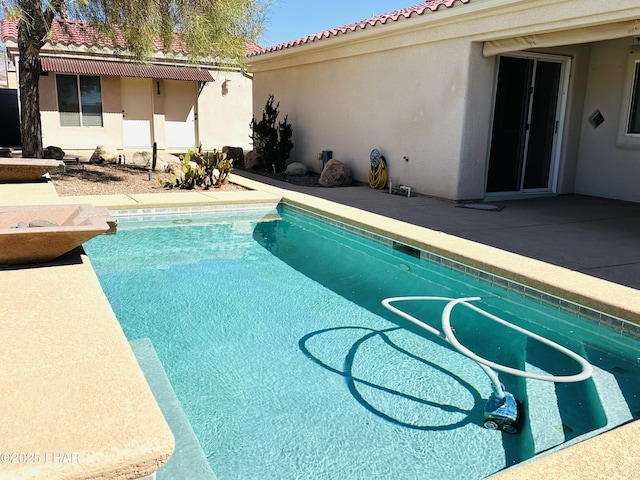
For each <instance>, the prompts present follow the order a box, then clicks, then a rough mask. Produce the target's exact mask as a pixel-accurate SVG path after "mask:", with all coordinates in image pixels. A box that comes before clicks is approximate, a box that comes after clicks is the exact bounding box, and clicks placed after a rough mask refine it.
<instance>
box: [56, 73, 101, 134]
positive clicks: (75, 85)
mask: <svg viewBox="0 0 640 480" xmlns="http://www.w3.org/2000/svg"><path fill="white" fill-rule="evenodd" d="M56 87H57V90H58V111H59V112H60V126H62V127H102V89H101V88H100V77H94V76H88V75H56Z"/></svg>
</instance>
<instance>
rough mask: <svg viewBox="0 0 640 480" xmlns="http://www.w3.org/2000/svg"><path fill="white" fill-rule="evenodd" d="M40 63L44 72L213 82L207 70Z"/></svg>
mask: <svg viewBox="0 0 640 480" xmlns="http://www.w3.org/2000/svg"><path fill="white" fill-rule="evenodd" d="M40 61H41V63H42V70H43V71H45V72H57V73H76V74H82V75H103V76H112V77H139V78H161V79H163V80H185V81H189V82H213V81H214V79H213V77H212V76H211V73H209V71H208V70H205V69H199V68H194V67H181V66H175V65H163V64H157V63H153V64H143V63H133V62H112V61H106V60H84V59H75V58H60V57H42V58H41V59H40Z"/></svg>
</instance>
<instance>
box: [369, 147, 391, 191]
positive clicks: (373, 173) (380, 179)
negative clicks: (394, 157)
mask: <svg viewBox="0 0 640 480" xmlns="http://www.w3.org/2000/svg"><path fill="white" fill-rule="evenodd" d="M369 159H370V160H371V163H370V164H369V186H370V187H371V188H375V189H378V190H380V189H382V188H385V187H386V186H387V164H386V162H385V161H384V157H383V156H382V155H380V151H378V150H377V149H375V148H374V149H373V150H371V155H370V156H369Z"/></svg>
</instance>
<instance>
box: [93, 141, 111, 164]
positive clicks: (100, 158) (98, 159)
mask: <svg viewBox="0 0 640 480" xmlns="http://www.w3.org/2000/svg"><path fill="white" fill-rule="evenodd" d="M89 163H118V151H117V150H116V149H115V148H109V147H106V146H104V145H98V146H97V147H96V149H95V150H94V151H93V153H92V154H91V158H89Z"/></svg>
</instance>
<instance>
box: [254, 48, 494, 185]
mask: <svg viewBox="0 0 640 480" xmlns="http://www.w3.org/2000/svg"><path fill="white" fill-rule="evenodd" d="M470 48H471V45H470V44H469V42H468V41H464V40H459V41H455V40H453V41H449V42H444V43H442V42H437V43H430V44H424V45H417V46H414V47H411V48H404V49H399V50H392V51H381V52H375V53H370V54H367V55H359V56H353V57H349V58H341V59H336V60H331V61H320V62H316V63H313V64H308V65H302V66H292V67H289V68H286V69H282V70H277V71H267V72H257V73H256V74H255V79H254V109H255V112H256V114H255V115H256V117H259V116H260V115H261V112H262V110H263V109H264V105H265V103H266V100H267V97H268V95H269V93H274V95H275V100H276V102H278V101H279V102H280V116H281V118H280V119H282V118H284V115H288V116H289V122H290V123H291V124H292V126H293V132H294V138H293V142H294V148H293V151H292V156H291V160H292V161H296V162H302V163H305V164H306V165H307V166H308V167H310V168H311V169H313V170H316V171H317V170H318V169H319V163H318V161H317V154H318V153H320V152H321V151H322V150H332V151H333V157H334V158H337V159H339V160H341V161H342V162H344V163H345V164H346V165H347V166H349V168H351V170H352V172H353V174H354V177H355V179H356V180H359V181H366V179H367V174H368V167H369V153H370V152H371V150H372V149H374V148H377V149H379V150H380V152H381V153H382V154H383V155H384V156H385V158H386V160H387V165H388V173H389V176H390V177H391V178H392V179H393V183H394V184H405V185H410V186H412V187H413V188H416V189H417V190H419V191H422V192H429V193H430V194H432V195H435V196H440V197H448V198H451V197H455V196H456V187H457V184H458V170H459V169H458V158H460V156H461V141H462V139H461V133H462V132H461V130H460V128H459V125H461V124H462V123H463V122H464V115H465V111H466V108H465V99H466V97H467V88H468V87H469V82H468V81H467V75H468V71H467V70H468V68H467V65H468V63H465V62H457V63H456V64H455V66H454V68H445V67H447V66H448V65H451V58H452V57H455V56H462V57H463V58H468V57H469V55H470ZM423 58H429V64H428V66H427V64H425V63H424V62H422V61H420V59H423ZM485 141H486V140H485ZM404 157H407V158H408V159H409V160H408V161H406V160H405V159H404Z"/></svg>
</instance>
